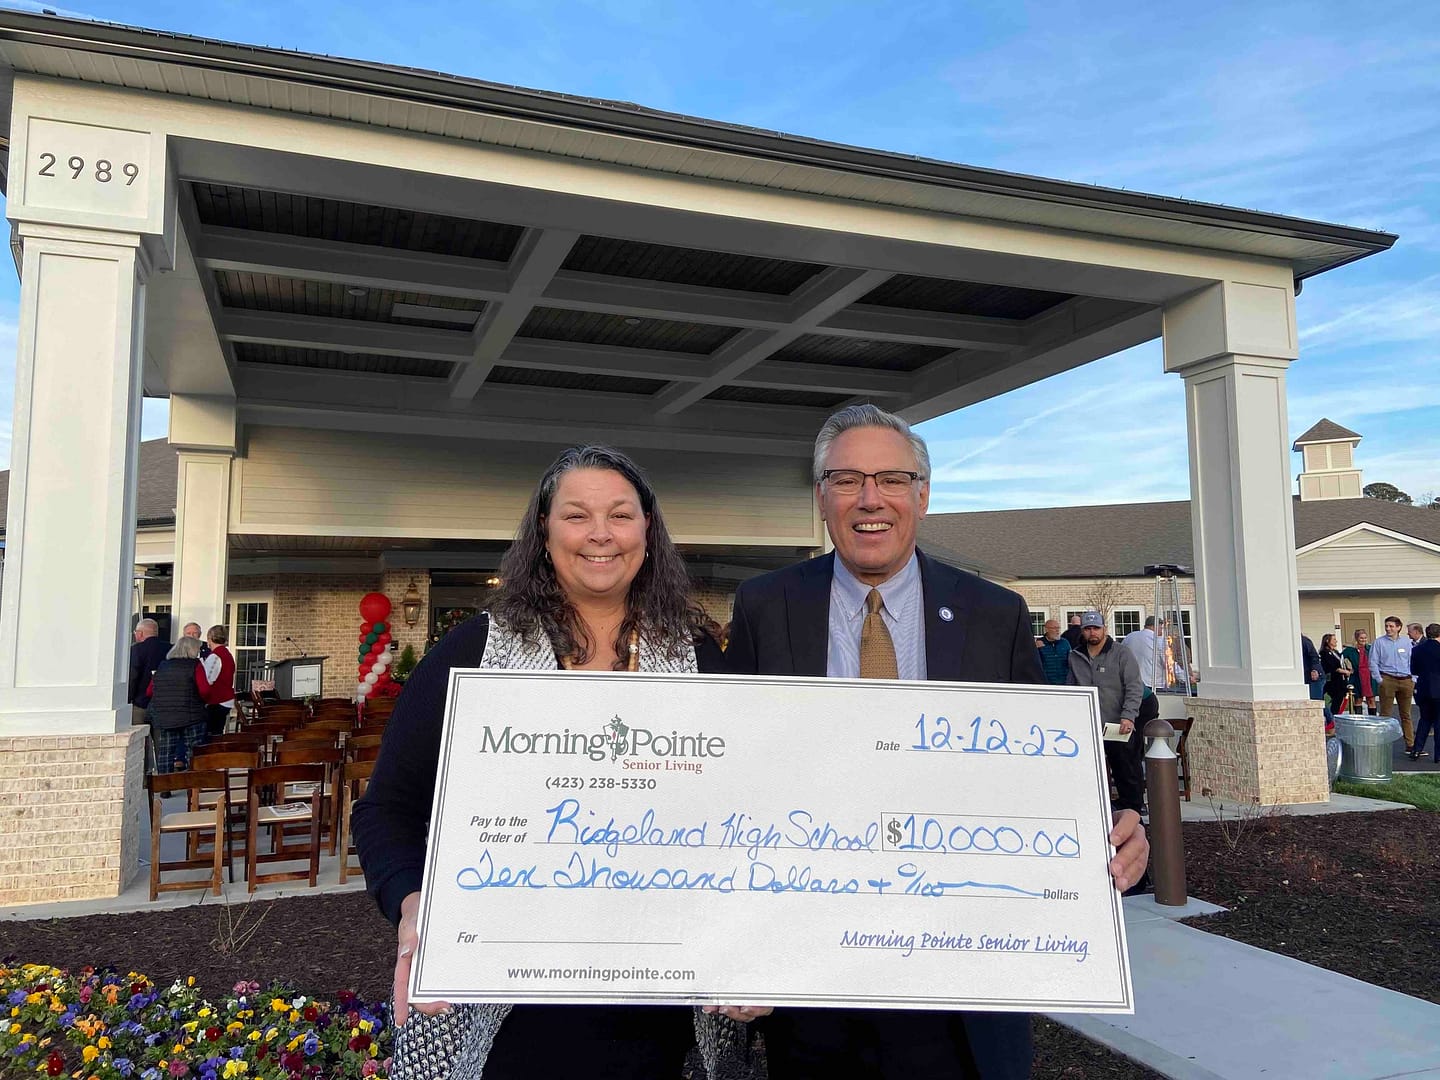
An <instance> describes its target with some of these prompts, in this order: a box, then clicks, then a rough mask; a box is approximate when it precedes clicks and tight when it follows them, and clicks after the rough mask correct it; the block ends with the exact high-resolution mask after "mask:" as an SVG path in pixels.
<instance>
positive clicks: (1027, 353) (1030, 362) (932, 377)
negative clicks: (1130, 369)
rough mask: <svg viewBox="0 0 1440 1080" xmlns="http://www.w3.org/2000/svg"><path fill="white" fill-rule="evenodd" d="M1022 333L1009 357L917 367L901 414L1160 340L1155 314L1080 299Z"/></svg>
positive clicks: (931, 411)
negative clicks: (1024, 337)
mask: <svg viewBox="0 0 1440 1080" xmlns="http://www.w3.org/2000/svg"><path fill="white" fill-rule="evenodd" d="M1027 331H1028V333H1027V341H1026V343H1025V344H1024V345H1023V346H1021V347H1019V348H1016V349H1014V350H1012V351H1011V352H1009V353H1003V354H1002V353H983V352H977V351H975V350H968V349H962V350H957V351H955V352H953V353H951V354H949V355H948V356H943V357H941V358H940V359H938V360H936V361H935V362H934V363H932V364H929V365H927V366H926V367H923V368H921V369H920V370H919V371H917V372H916V373H915V382H914V392H913V395H912V397H911V399H910V401H909V403H908V404H907V405H905V406H904V407H903V408H901V409H900V412H901V414H902V415H903V416H904V417H905V418H906V419H907V420H909V421H910V422H912V423H918V422H919V421H922V420H929V419H931V418H933V417H936V416H940V415H942V414H944V413H948V412H952V411H954V410H955V409H961V408H964V407H965V406H966V405H973V404H975V403H976V402H978V401H985V400H986V399H988V398H992V397H996V396H998V395H1000V394H1003V393H1006V392H1008V391H1010V390H1014V389H1016V388H1017V387H1021V386H1028V385H1030V384H1031V383H1035V382H1039V381H1040V380H1041V379H1045V378H1049V377H1050V376H1051V375H1056V374H1059V373H1060V372H1062V371H1069V370H1070V369H1072V368H1076V367H1079V366H1081V365H1082V364H1088V363H1089V362H1090V361H1092V360H1098V359H1100V358H1101V357H1105V356H1110V355H1112V354H1114V353H1117V352H1120V351H1121V350H1123V349H1128V348H1131V347H1132V346H1135V345H1139V344H1142V343H1143V342H1146V341H1151V340H1153V339H1154V338H1156V337H1159V336H1160V310H1159V309H1158V308H1156V307H1153V306H1151V305H1148V304H1131V303H1126V302H1124V301H1119V300H1099V299H1095V298H1093V297H1079V298H1076V299H1074V300H1070V301H1066V302H1065V303H1064V304H1061V305H1058V306H1057V308H1055V309H1052V310H1051V311H1049V312H1046V313H1045V315H1044V316H1041V317H1039V318H1037V319H1036V320H1035V321H1034V323H1033V325H1032V326H1031V327H1028V328H1027Z"/></svg>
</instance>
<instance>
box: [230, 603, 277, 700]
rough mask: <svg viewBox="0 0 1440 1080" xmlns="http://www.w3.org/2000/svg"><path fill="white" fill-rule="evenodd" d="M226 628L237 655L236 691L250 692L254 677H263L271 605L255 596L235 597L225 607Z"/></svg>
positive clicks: (233, 650)
mask: <svg viewBox="0 0 1440 1080" xmlns="http://www.w3.org/2000/svg"><path fill="white" fill-rule="evenodd" d="M225 625H226V626H227V627H229V629H230V651H231V653H233V654H234V656H235V690H236V692H237V693H244V692H246V691H247V690H249V689H250V680H251V679H252V678H260V677H262V675H261V672H263V670H264V667H265V659H266V656H267V646H268V645H269V640H270V602H269V600H268V599H265V600H261V599H257V598H252V597H232V599H231V603H228V604H226V605H225Z"/></svg>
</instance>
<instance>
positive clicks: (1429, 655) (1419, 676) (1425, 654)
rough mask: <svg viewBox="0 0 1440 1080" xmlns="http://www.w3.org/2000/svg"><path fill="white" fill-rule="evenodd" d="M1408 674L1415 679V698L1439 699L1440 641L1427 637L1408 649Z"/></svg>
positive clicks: (1425, 699) (1424, 699)
mask: <svg viewBox="0 0 1440 1080" xmlns="http://www.w3.org/2000/svg"><path fill="white" fill-rule="evenodd" d="M1410 674H1411V675H1414V676H1415V679H1416V683H1415V696H1416V697H1417V698H1419V699H1420V700H1422V701H1440V641H1437V640H1436V639H1435V638H1428V637H1427V638H1426V639H1425V640H1424V641H1422V642H1420V644H1419V645H1416V646H1415V647H1414V648H1413V649H1411V650H1410ZM1416 749H1419V748H1418V747H1417V748H1416Z"/></svg>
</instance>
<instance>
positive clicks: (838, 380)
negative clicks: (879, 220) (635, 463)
mask: <svg viewBox="0 0 1440 1080" xmlns="http://www.w3.org/2000/svg"><path fill="white" fill-rule="evenodd" d="M220 336H221V337H222V338H223V339H224V340H226V341H231V342H248V343H251V344H257V345H278V346H289V347H294V348H302V349H320V350H324V351H328V352H359V353H373V354H376V355H380V356H405V357H417V358H424V359H429V360H444V361H447V362H450V363H456V364H467V363H470V362H471V361H472V359H473V349H472V345H471V342H472V338H471V336H470V335H469V334H467V333H463V332H461V331H456V330H437V329H432V328H429V327H421V326H404V325H401V324H398V323H375V322H360V321H357V320H355V319H325V318H318V317H312V316H305V315H280V314H275V313H272V312H254V311H235V310H228V311H225V312H224V313H223V315H222V317H221V320H220ZM499 363H500V364H502V365H504V366H505V367H517V368H528V369H531V370H540V371H571V372H578V373H581V374H587V375H606V376H611V377H615V378H635V379H665V380H667V381H673V382H694V383H698V382H701V381H702V380H704V379H705V378H707V377H708V376H709V373H710V360H709V359H708V358H707V357H704V356H698V355H696V354H695V353H681V352H665V351H661V350H658V349H627V348H620V347H617V346H614V345H589V344H584V343H581V342H574V341H543V340H540V339H538V338H515V339H513V340H512V341H511V342H510V344H509V345H508V346H506V348H505V352H504V354H503V355H502V356H501V357H500V360H499ZM733 383H734V385H736V386H751V387H761V388H764V389H771V390H816V389H823V390H826V391H831V392H833V393H837V394H864V395H867V396H871V397H887V398H903V397H907V396H908V395H909V394H910V392H911V378H910V376H909V375H908V374H906V373H904V372H894V371H875V370H872V369H869V368H854V367H844V366H842V365H839V364H802V363H794V362H790V361H784V360H770V361H766V362H765V363H763V364H759V365H757V366H756V367H754V368H752V369H751V370H750V371H748V372H745V373H743V374H741V375H739V376H737V377H736V378H735V379H734V380H733Z"/></svg>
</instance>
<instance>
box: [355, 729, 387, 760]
mask: <svg viewBox="0 0 1440 1080" xmlns="http://www.w3.org/2000/svg"><path fill="white" fill-rule="evenodd" d="M384 738H385V736H383V735H381V734H380V733H379V732H366V733H362V734H359V735H351V736H350V737H349V738H348V739H346V740H345V760H346V761H363V760H365V759H364V758H362V757H360V756H359V755H360V754H361V753H364V752H368V751H371V750H376V751H378V750H379V749H380V744H381V742H382V741H383V740H384ZM371 760H374V759H373V758H372V759H371Z"/></svg>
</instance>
